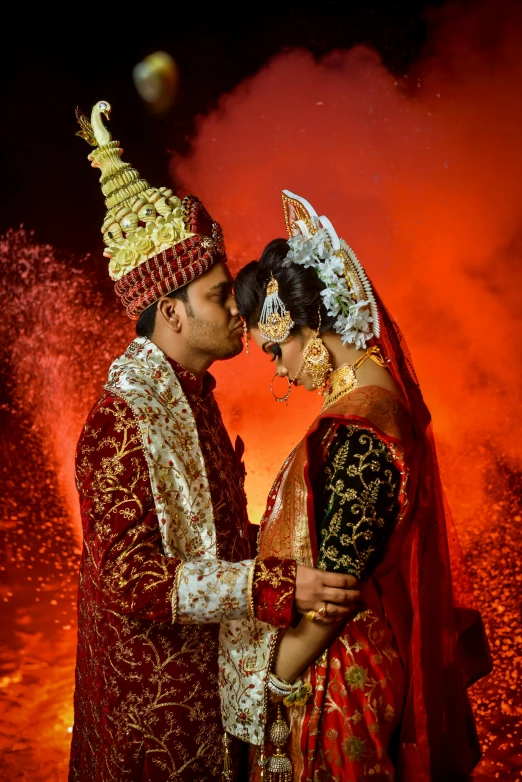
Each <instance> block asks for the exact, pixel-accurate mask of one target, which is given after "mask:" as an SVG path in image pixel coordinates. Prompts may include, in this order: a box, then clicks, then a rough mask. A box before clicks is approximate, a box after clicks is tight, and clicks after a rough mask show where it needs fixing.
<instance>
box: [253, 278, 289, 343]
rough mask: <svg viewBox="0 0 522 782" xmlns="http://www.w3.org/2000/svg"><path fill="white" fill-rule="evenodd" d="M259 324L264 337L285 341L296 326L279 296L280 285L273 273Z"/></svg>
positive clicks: (270, 339)
mask: <svg viewBox="0 0 522 782" xmlns="http://www.w3.org/2000/svg"><path fill="white" fill-rule="evenodd" d="M257 325H258V328H259V333H260V334H261V336H262V337H263V339H267V340H269V341H270V342H284V341H285V339H286V338H287V337H288V336H289V334H290V331H291V330H292V326H294V321H293V320H292V318H291V316H290V313H289V312H288V310H287V309H286V307H285V305H284V303H283V302H282V300H281V299H280V298H279V285H278V283H277V280H276V279H275V277H274V276H273V275H271V276H270V279H269V280H268V283H267V286H266V297H265V301H264V302H263V309H262V310H261V315H260V317H259V322H258V324H257Z"/></svg>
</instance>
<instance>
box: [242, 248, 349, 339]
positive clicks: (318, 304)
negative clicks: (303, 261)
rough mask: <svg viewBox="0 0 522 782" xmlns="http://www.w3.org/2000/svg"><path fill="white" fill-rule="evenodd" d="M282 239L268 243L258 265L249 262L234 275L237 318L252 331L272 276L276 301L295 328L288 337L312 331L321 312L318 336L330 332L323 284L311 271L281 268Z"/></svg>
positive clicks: (284, 252)
mask: <svg viewBox="0 0 522 782" xmlns="http://www.w3.org/2000/svg"><path fill="white" fill-rule="evenodd" d="M289 249H290V248H289V246H288V243H287V241H286V240H285V239H274V240H273V241H271V242H270V243H269V244H267V246H266V247H265V249H264V250H263V253H262V255H261V258H260V259H259V261H250V263H247V265H246V266H244V267H243V268H242V269H241V270H240V271H239V273H238V275H237V277H236V279H235V282H234V295H235V298H236V304H237V308H238V310H239V314H240V315H241V317H242V318H243V320H245V321H246V323H247V325H248V326H249V327H250V328H252V327H256V326H257V323H258V321H259V316H260V314H261V310H262V308H263V302H264V300H265V296H266V286H267V283H268V280H269V279H270V276H271V275H273V276H274V277H275V279H276V280H277V283H278V286H279V297H280V298H281V300H282V301H283V303H284V305H285V307H286V308H287V310H288V311H289V312H290V315H291V316H292V320H293V321H294V323H295V326H294V327H293V328H292V332H291V333H294V334H295V333H296V332H297V333H299V332H300V330H301V327H302V326H308V327H309V328H311V329H316V328H317V325H318V321H319V318H318V313H319V310H320V312H321V332H323V331H331V330H332V329H333V327H334V324H335V318H334V317H332V316H331V315H328V314H327V312H326V308H325V306H324V304H323V297H322V296H321V291H323V290H324V289H325V284H324V282H322V281H321V280H320V279H319V277H318V276H317V272H315V271H314V269H312V268H307V269H305V267H304V266H298V265H297V264H296V263H290V264H289V265H288V266H283V261H284V260H285V258H286V256H287V254H288V251H289Z"/></svg>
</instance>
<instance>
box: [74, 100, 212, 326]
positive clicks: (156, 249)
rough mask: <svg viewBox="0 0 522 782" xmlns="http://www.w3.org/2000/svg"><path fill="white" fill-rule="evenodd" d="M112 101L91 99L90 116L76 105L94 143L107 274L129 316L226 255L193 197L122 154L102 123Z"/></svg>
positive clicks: (82, 125) (85, 134) (84, 129)
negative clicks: (152, 180) (158, 183)
mask: <svg viewBox="0 0 522 782" xmlns="http://www.w3.org/2000/svg"><path fill="white" fill-rule="evenodd" d="M110 112H111V106H110V105H109V103H107V101H98V103H96V104H95V106H94V107H93V109H92V112H91V118H90V120H89V118H88V117H87V116H86V115H85V114H84V113H83V112H81V111H80V110H79V109H76V118H77V120H78V122H79V124H80V128H81V130H79V131H78V132H77V134H76V135H78V136H81V137H82V138H83V139H85V140H86V141H87V142H88V143H89V144H90V145H91V146H92V147H95V149H94V150H93V151H92V152H91V154H90V155H88V158H87V159H88V160H90V161H91V165H92V166H93V168H99V169H100V171H101V177H100V182H101V188H102V193H103V195H104V196H105V206H106V207H107V213H106V215H105V220H104V222H103V225H102V229H101V230H102V234H103V241H104V243H105V250H104V253H103V254H104V256H105V257H107V258H109V276H110V277H111V279H112V280H114V281H115V290H116V293H117V295H118V296H119V298H120V299H121V301H122V303H123V305H124V306H125V309H126V312H127V314H128V316H129V317H130V318H131V319H133V320H137V319H138V317H139V315H140V314H141V312H143V311H144V310H145V309H147V307H149V306H150V305H151V304H153V303H154V302H155V301H157V300H158V299H159V298H161V297H162V296H166V295H167V294H168V293H171V292H172V291H174V290H177V289H178V288H180V287H182V286H183V285H187V284H188V283H190V282H192V280H194V279H196V278H197V277H200V276H201V275H202V274H204V273H205V272H207V271H208V270H209V269H210V268H211V267H212V266H213V265H214V264H215V263H226V261H227V258H226V251H225V244H224V241H223V234H222V231H221V227H220V225H219V224H218V223H216V222H215V221H214V220H212V218H211V217H210V215H209V214H208V212H207V210H206V209H205V207H204V206H203V204H202V203H201V201H200V200H199V199H198V198H196V196H193V195H188V196H186V198H184V199H183V200H180V199H179V198H178V197H177V196H176V195H174V193H173V191H172V190H171V189H170V188H167V187H160V188H155V187H151V186H150V185H149V183H148V182H147V181H146V180H145V179H142V178H141V177H140V174H139V173H138V171H136V169H135V168H132V167H131V166H130V164H129V163H124V162H123V161H122V160H121V155H122V152H123V149H122V148H121V147H120V143H119V142H118V141H113V140H112V136H111V134H110V133H109V131H108V130H107V128H106V127H105V125H104V123H103V119H102V118H105V119H106V120H108V119H109V117H110Z"/></svg>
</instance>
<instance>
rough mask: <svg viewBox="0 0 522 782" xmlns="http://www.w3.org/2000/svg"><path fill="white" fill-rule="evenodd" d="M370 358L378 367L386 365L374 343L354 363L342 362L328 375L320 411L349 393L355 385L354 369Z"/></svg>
mask: <svg viewBox="0 0 522 782" xmlns="http://www.w3.org/2000/svg"><path fill="white" fill-rule="evenodd" d="M368 359H371V360H372V361H375V363H376V364H378V365H379V366H380V367H386V361H385V360H384V357H383V355H382V353H381V350H380V348H378V347H377V346H376V345H375V346H374V347H371V348H367V350H365V352H364V353H363V355H362V356H361V358H359V359H357V361H356V362H355V364H343V365H342V366H340V367H339V368H338V369H334V371H333V372H332V373H331V374H330V375H329V376H328V382H327V385H326V388H325V390H324V394H323V397H324V404H323V408H322V410H321V412H322V411H323V410H326V408H327V407H331V406H332V405H333V404H335V403H336V402H337V401H338V400H339V399H341V397H343V396H345V395H346V394H349V393H350V391H353V389H354V388H356V387H357V375H356V374H355V372H356V370H357V369H359V367H361V366H362V365H363V364H364V362H365V361H367V360H368Z"/></svg>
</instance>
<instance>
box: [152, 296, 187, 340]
mask: <svg viewBox="0 0 522 782" xmlns="http://www.w3.org/2000/svg"><path fill="white" fill-rule="evenodd" d="M157 307H158V311H157V312H156V320H161V322H162V323H163V324H164V325H165V326H166V327H167V328H168V329H170V330H171V331H175V332H176V333H179V332H180V331H181V327H182V324H183V322H184V320H186V312H185V307H184V306H183V302H182V301H181V299H171V298H169V297H168V296H163V297H162V298H161V299H158V303H157Z"/></svg>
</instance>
